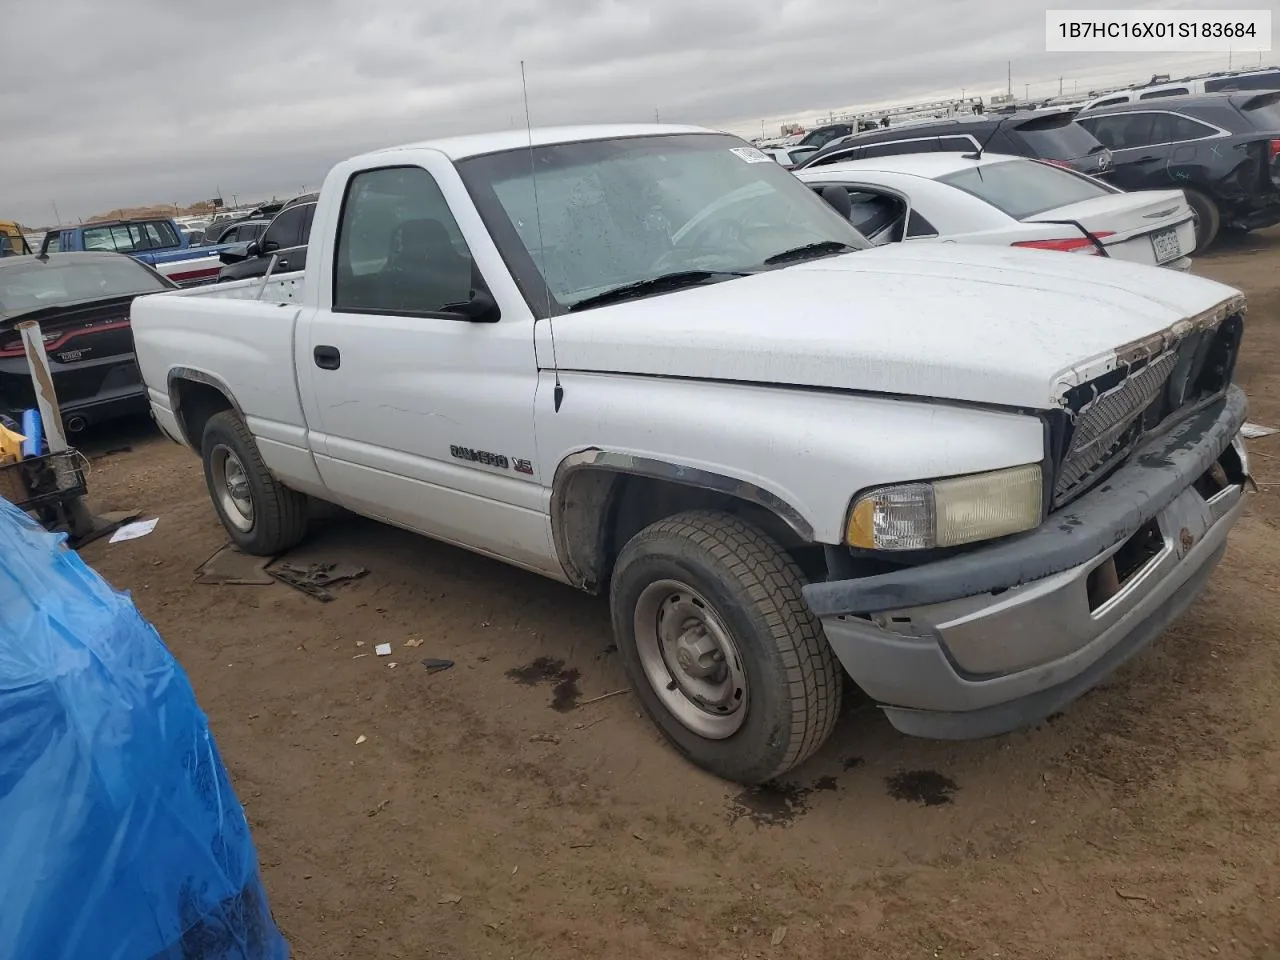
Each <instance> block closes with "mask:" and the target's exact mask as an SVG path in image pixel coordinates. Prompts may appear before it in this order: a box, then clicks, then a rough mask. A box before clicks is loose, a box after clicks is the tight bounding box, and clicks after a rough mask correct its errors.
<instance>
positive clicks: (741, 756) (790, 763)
mask: <svg viewBox="0 0 1280 960" xmlns="http://www.w3.org/2000/svg"><path fill="white" fill-rule="evenodd" d="M668 580H670V581H678V582H679V583H681V584H684V585H688V587H690V588H692V590H693V591H695V592H696V594H700V599H705V602H706V605H707V606H709V607H710V608H711V609H712V611H714V613H715V615H717V616H718V617H719V623H721V624H723V626H724V627H725V628H727V631H728V634H729V635H730V636H731V638H732V643H733V645H734V646H735V647H736V652H737V654H738V655H739V656H738V657H737V658H736V660H737V661H738V662H739V663H740V668H741V675H742V676H744V677H745V681H746V685H745V690H744V691H743V692H744V693H745V694H746V696H745V701H746V707H745V711H744V714H745V715H744V717H743V718H742V719H741V720H740V721H737V722H740V724H741V726H740V727H738V728H737V729H736V730H735V731H734V732H732V733H731V734H730V735H727V736H722V737H720V738H716V739H713V738H711V737H708V736H703V735H701V734H699V733H698V732H695V731H694V730H693V729H691V728H690V727H689V726H687V725H686V724H685V723H684V722H682V721H681V720H680V719H679V718H678V717H677V716H676V714H675V713H673V712H672V710H671V709H669V708H668V706H667V704H666V703H665V702H664V701H663V699H662V697H663V696H667V697H672V696H675V697H677V698H678V697H680V696H683V694H681V693H678V692H676V693H673V691H675V690H676V686H675V683H674V681H672V682H671V683H669V684H667V685H666V688H665V689H666V692H665V693H663V694H661V695H660V694H659V692H658V690H657V689H655V686H654V684H653V683H652V682H651V681H650V679H649V676H648V674H647V673H646V669H645V665H644V662H643V661H642V659H641V653H640V648H639V646H638V644H637V632H636V621H637V610H638V609H640V610H641V611H642V613H643V610H644V609H646V608H643V607H640V608H638V603H642V602H644V598H645V597H646V596H653V595H654V594H655V591H656V592H657V593H659V594H661V593H666V592H668V590H667V588H666V587H663V586H655V585H658V584H660V583H661V582H662V581H668ZM802 582H803V577H802V574H801V573H800V569H799V568H798V567H797V566H796V564H795V562H794V561H793V560H792V559H791V558H790V557H788V556H787V554H786V553H785V552H783V550H782V549H781V547H779V546H778V545H777V544H776V543H775V542H774V541H773V540H772V539H771V538H770V537H768V536H767V535H766V534H765V533H763V532H762V531H761V530H759V529H757V528H755V527H753V526H751V525H750V524H747V523H744V522H743V521H741V520H739V519H737V518H736V517H732V516H729V515H727V514H721V513H715V512H709V511H695V512H688V513H682V514H678V515H677V516H674V517H669V518H667V519H665V520H660V521H658V522H657V523H654V524H652V525H651V526H649V527H646V528H645V529H644V530H642V531H640V533H638V534H636V535H635V537H633V538H632V539H631V540H630V542H628V543H627V544H626V546H625V547H623V549H622V551H621V553H620V555H619V557H618V562H617V564H616V566H615V567H614V571H613V579H612V583H611V587H610V601H611V606H612V612H613V628H614V633H615V636H616V638H617V642H618V651H619V655H620V657H621V658H622V662H623V666H624V668H625V669H626V671H627V675H628V677H629V679H630V680H631V683H632V684H633V686H634V687H635V692H636V696H637V697H638V698H639V700H640V703H641V704H642V705H643V707H644V709H645V712H647V713H648V714H649V717H650V718H651V719H652V720H653V722H654V723H655V724H656V725H657V727H658V729H659V730H661V731H662V733H663V735H664V736H665V737H666V738H667V739H668V740H669V741H670V742H671V743H672V745H673V746H674V747H675V748H676V749H677V750H679V751H680V752H681V753H682V754H684V756H685V757H687V758H688V759H689V760H690V761H692V762H693V763H695V764H696V765H698V766H699V767H702V768H703V769H705V770H708V771H710V772H711V773H714V774H715V775H716V776H719V777H723V778H725V779H727V780H732V781H735V782H738V783H743V784H748V785H751V784H759V783H765V782H767V781H770V780H773V779H774V778H776V777H779V776H781V775H782V774H784V773H786V772H787V771H788V770H790V769H792V768H793V767H795V766H796V765H798V764H799V763H801V762H803V761H804V760H806V759H807V758H808V757H809V756H811V755H812V754H813V752H814V751H816V750H817V749H818V748H819V747H820V746H821V745H822V744H823V742H824V741H825V740H826V739H827V737H828V736H829V735H830V733H831V730H832V728H833V727H834V726H835V722H836V718H837V716H838V715H839V713H840V699H841V691H842V686H841V680H842V678H843V671H842V670H841V668H840V665H839V663H838V662H837V660H836V658H835V655H834V654H833V653H832V651H831V648H830V647H829V646H828V645H827V641H826V637H825V636H824V634H823V632H822V624H821V622H820V621H819V620H818V619H817V618H816V617H815V616H814V615H813V614H812V613H811V612H810V611H809V608H808V606H807V605H806V604H805V602H804V597H803V595H802V594H801V584H802ZM650 587H653V590H648V588H650ZM647 590H648V592H647V593H646V591H647ZM672 599H674V598H672ZM695 604H696V601H695ZM686 609H692V608H691V607H690V608H686ZM641 619H642V622H645V621H646V620H647V618H645V617H643V615H642V617H641ZM655 622H656V623H662V622H663V621H662V618H661V614H660V616H659V617H658V618H657V619H656V620H655ZM673 622H674V621H673ZM654 648H655V647H653V645H650V649H654ZM650 662H652V657H651V660H650ZM661 662H662V663H666V662H668V661H661ZM659 669H666V670H670V668H669V667H665V666H664V667H660V668H659ZM670 676H671V677H674V676H675V674H670ZM730 686H732V684H730ZM684 702H685V703H686V709H688V708H690V707H692V701H691V700H689V698H687V697H686V698H685V701H684ZM694 709H696V708H694ZM713 722H718V721H714V720H713Z"/></svg>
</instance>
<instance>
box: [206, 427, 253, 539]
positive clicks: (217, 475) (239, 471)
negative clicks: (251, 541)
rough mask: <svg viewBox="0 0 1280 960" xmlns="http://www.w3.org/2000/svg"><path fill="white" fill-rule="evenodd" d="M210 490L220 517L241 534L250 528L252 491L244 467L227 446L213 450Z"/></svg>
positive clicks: (218, 446)
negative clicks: (211, 484)
mask: <svg viewBox="0 0 1280 960" xmlns="http://www.w3.org/2000/svg"><path fill="white" fill-rule="evenodd" d="M212 460H213V462H212V467H213V471H212V472H213V488H214V495H215V496H216V497H217V499H218V505H219V506H220V507H221V508H222V515H223V516H224V517H226V518H227V521H228V522H229V523H230V524H231V525H232V526H233V527H235V528H236V529H237V530H239V531H241V532H242V533H248V532H249V531H250V530H252V529H253V491H252V490H251V489H250V487H249V474H248V473H247V472H246V471H245V469H244V464H243V463H241V462H240V458H239V457H238V456H236V454H235V451H233V450H232V449H231V448H230V447H226V446H224V445H222V444H218V445H217V446H216V447H214V448H213V457H212Z"/></svg>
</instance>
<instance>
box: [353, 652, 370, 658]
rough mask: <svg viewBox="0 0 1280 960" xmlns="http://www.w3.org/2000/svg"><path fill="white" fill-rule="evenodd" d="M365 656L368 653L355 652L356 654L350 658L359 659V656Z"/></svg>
mask: <svg viewBox="0 0 1280 960" xmlns="http://www.w3.org/2000/svg"><path fill="white" fill-rule="evenodd" d="M367 656H368V654H367V653H357V654H356V655H355V656H354V657H352V658H351V659H352V660H359V659H360V658H361V657H367Z"/></svg>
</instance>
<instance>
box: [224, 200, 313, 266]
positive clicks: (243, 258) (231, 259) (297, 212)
mask: <svg viewBox="0 0 1280 960" xmlns="http://www.w3.org/2000/svg"><path fill="white" fill-rule="evenodd" d="M316 198H317V194H314V193H312V194H307V195H305V196H301V197H295V198H294V199H292V200H290V201H289V202H288V203H286V204H285V205H284V209H283V210H281V211H280V212H279V213H277V214H276V217H275V219H274V220H272V221H271V224H270V226H268V227H267V229H266V230H264V231H263V232H262V236H261V237H259V238H258V239H257V240H252V241H250V242H249V243H246V244H239V243H238V244H236V245H235V246H233V247H229V248H227V249H226V250H223V251H222V253H220V254H219V255H218V257H219V259H220V260H221V261H222V262H223V264H224V266H223V268H222V270H220V271H219V272H218V282H219V283H223V282H227V281H231V280H246V279H248V278H249V277H261V276H264V275H265V274H266V272H267V267H268V266H270V264H271V255H272V254H276V255H278V256H279V259H278V260H277V261H276V269H275V272H276V273H292V272H293V271H295V270H301V269H303V268H304V267H305V266H306V265H307V241H308V240H310V238H311V218H312V217H314V216H315V214H316Z"/></svg>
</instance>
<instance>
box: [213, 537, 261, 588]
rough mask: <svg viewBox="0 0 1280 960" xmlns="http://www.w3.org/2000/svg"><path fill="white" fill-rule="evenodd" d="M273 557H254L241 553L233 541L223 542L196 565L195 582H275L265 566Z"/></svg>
mask: <svg viewBox="0 0 1280 960" xmlns="http://www.w3.org/2000/svg"><path fill="white" fill-rule="evenodd" d="M274 559H275V557H255V556H251V555H250V554H247V553H241V552H240V549H239V548H238V547H237V546H236V545H235V544H234V543H228V544H225V545H224V546H222V547H219V548H218V549H217V551H216V552H215V553H214V554H213V556H211V557H210V558H209V559H208V560H206V561H205V562H204V563H202V564H200V566H198V567H196V579H195V582H196V583H204V584H209V585H211V586H218V587H221V586H259V587H265V586H269V585H271V584H273V583H275V582H276V581H275V578H274V577H273V576H271V574H269V573H267V571H266V566H267V564H269V563H270V562H271V561H272V560H274Z"/></svg>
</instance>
